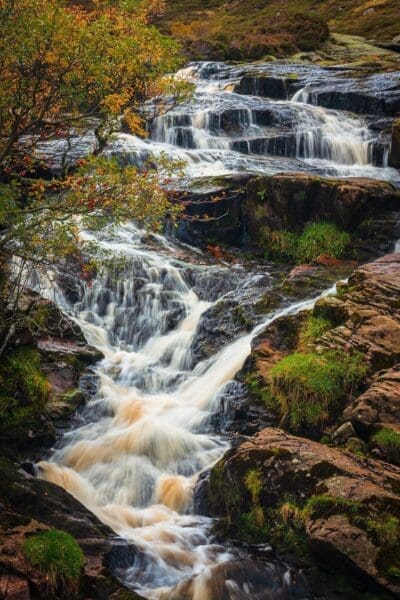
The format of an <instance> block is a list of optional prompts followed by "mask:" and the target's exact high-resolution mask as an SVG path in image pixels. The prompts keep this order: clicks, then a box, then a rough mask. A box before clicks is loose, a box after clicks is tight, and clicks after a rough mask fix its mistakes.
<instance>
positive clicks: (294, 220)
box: [245, 173, 400, 240]
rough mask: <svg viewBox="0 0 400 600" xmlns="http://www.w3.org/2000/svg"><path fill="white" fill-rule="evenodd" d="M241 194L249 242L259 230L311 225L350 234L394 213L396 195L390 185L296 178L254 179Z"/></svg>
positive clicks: (398, 201) (398, 198)
mask: <svg viewBox="0 0 400 600" xmlns="http://www.w3.org/2000/svg"><path fill="white" fill-rule="evenodd" d="M246 193H247V197H246V202H245V222H246V230H247V232H248V235H249V236H250V237H251V239H253V240H254V239H255V240H257V239H259V238H260V234H262V228H263V227H267V228H269V229H271V230H280V229H284V230H289V231H298V230H299V229H300V228H301V227H303V226H304V225H306V224H307V223H308V222H312V221H332V222H334V223H336V224H337V225H338V226H339V227H341V228H342V229H345V230H347V231H354V230H355V229H356V228H357V226H358V225H359V224H360V223H361V222H362V221H364V220H367V219H369V218H370V217H373V216H376V215H379V214H381V213H384V212H387V211H391V210H395V209H396V208H397V209H399V208H400V193H399V192H398V191H396V189H395V188H394V187H393V186H392V185H391V184H389V183H386V182H383V181H375V180H371V179H362V178H358V179H357V178H353V179H349V180H347V179H325V178H322V177H317V176H314V175H307V174H302V173H296V174H282V175H273V176H269V177H257V178H254V179H252V180H251V181H249V183H248V185H247V191H246Z"/></svg>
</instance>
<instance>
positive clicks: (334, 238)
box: [261, 222, 350, 264]
mask: <svg viewBox="0 0 400 600" xmlns="http://www.w3.org/2000/svg"><path fill="white" fill-rule="evenodd" d="M261 235H262V245H263V247H264V248H265V252H266V254H267V256H268V257H270V258H275V259H281V258H288V259H290V260H293V261H294V262H295V263H297V264H300V263H303V262H311V261H312V260H314V259H316V258H318V256H321V255H323V254H325V255H328V256H330V257H332V258H340V257H341V256H342V254H343V252H344V250H345V247H346V245H347V244H348V243H349V241H350V236H349V234H348V233H346V232H345V231H341V230H340V229H338V228H337V227H336V225H335V224H334V223H327V222H319V223H310V224H309V225H307V226H306V227H305V228H304V229H303V231H302V232H301V233H292V232H290V231H285V230H271V229H268V228H264V229H263V231H262V232H261Z"/></svg>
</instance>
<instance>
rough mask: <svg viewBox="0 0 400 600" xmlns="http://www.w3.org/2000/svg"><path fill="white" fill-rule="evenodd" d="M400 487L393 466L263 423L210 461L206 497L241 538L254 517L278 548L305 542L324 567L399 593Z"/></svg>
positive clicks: (296, 547) (292, 549) (399, 472)
mask: <svg viewBox="0 0 400 600" xmlns="http://www.w3.org/2000/svg"><path fill="white" fill-rule="evenodd" d="M399 490H400V469H399V468H397V467H390V468H389V466H388V465H385V464H383V463H381V462H379V461H373V460H367V459H362V458H359V457H355V456H352V455H350V454H346V453H344V452H342V451H340V450H337V449H335V448H329V447H327V446H324V445H322V444H319V443H318V442H314V441H310V440H307V439H303V438H299V437H295V436H292V435H289V434H287V433H285V432H284V431H282V430H279V429H264V430H262V431H260V432H259V433H258V434H257V435H255V436H254V437H252V438H250V439H249V440H248V441H245V442H244V443H242V444H241V445H240V446H239V447H237V448H234V449H232V450H231V451H229V452H228V454H227V455H226V456H225V458H224V459H222V460H221V461H220V462H219V463H218V464H217V465H216V466H215V467H214V469H213V471H212V474H211V478H210V480H209V484H208V499H209V505H210V508H211V511H212V512H213V513H214V514H218V515H220V516H221V517H223V521H222V522H221V523H222V524H223V526H224V527H225V530H226V531H227V532H228V533H229V534H230V535H231V536H233V537H237V538H239V539H240V538H241V537H242V536H245V539H246V536H248V535H249V529H248V523H249V519H250V518H253V519H257V520H258V523H259V533H258V535H260V533H261V535H264V536H265V541H271V540H272V541H275V544H276V545H277V546H278V547H280V548H281V550H282V551H284V550H283V549H284V548H285V546H286V550H285V552H288V551H289V552H294V554H296V553H298V552H299V551H300V548H302V550H303V552H304V551H305V550H307V552H309V553H310V557H311V560H316V561H317V562H320V564H321V567H322V568H324V569H328V570H332V571H333V572H334V573H336V574H346V573H347V574H349V573H351V574H352V575H354V576H355V577H356V578H357V577H358V578H360V580H361V583H363V584H364V585H365V584H367V583H368V584H369V585H370V584H371V582H373V583H372V585H373V584H375V585H376V586H377V587H378V588H379V586H382V588H386V589H387V590H389V591H391V592H392V593H394V594H398V593H399V592H400V587H399V585H398V582H397V583H396V578H395V577H394V578H392V573H394V572H395V570H396V568H397V566H396V565H397V560H398V559H397V558H396V557H397V556H398V551H399V538H398V537H397V536H398V533H399V531H400V522H399V515H400V495H399ZM384 523H386V526H387V527H388V531H389V530H390V528H391V526H393V535H392V536H391V535H390V534H388V535H387V536H386V537H385V535H383V534H382V529H381V528H382V526H383V524H384ZM245 524H247V528H246V527H245V526H244V525H245ZM396 528H397V529H396ZM250 531H251V530H250ZM263 531H264V534H263V533H262V532H263ZM379 532H380V533H379ZM283 539H284V540H285V543H284V544H283ZM304 543H305V546H304ZM305 556H306V555H303V559H305V560H309V559H307V558H305ZM370 589H371V588H370Z"/></svg>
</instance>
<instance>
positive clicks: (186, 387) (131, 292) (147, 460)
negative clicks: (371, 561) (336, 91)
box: [39, 63, 398, 600]
mask: <svg viewBox="0 0 400 600" xmlns="http://www.w3.org/2000/svg"><path fill="white" fill-rule="evenodd" d="M292 68H293V65H291V66H290V69H292ZM240 73H241V71H240V72H239V73H238V72H237V71H235V70H234V68H233V67H232V68H230V67H228V66H226V65H224V64H223V63H206V64H204V63H203V64H197V65H191V66H189V67H188V68H187V69H185V70H183V71H181V72H180V73H179V75H178V76H179V77H181V78H185V79H189V80H191V81H193V82H194V84H195V87H196V90H195V93H194V96H193V98H192V100H191V101H188V102H187V103H186V104H184V105H181V106H179V107H176V108H174V109H173V110H171V111H170V112H169V113H167V114H165V115H162V116H159V117H157V118H156V119H154V122H153V124H152V127H151V131H150V137H149V139H148V140H141V139H139V138H137V137H136V136H133V135H129V134H120V135H119V136H117V138H116V140H115V141H114V143H113V144H112V145H111V148H110V149H109V150H108V152H109V153H110V154H113V155H116V156H118V157H119V158H120V160H125V161H127V162H129V163H134V164H139V165H140V164H143V162H145V161H146V160H147V159H148V158H149V157H152V160H154V161H155V162H157V158H158V157H159V156H160V155H162V154H167V155H168V156H170V157H172V158H179V159H180V160H184V161H185V162H186V165H187V166H186V175H187V176H188V177H189V178H193V179H195V178H198V177H204V176H210V175H212V176H214V175H221V174H222V175H229V174H231V173H237V172H242V171H245V172H248V173H261V174H273V173H280V172H282V171H285V172H288V171H296V172H298V171H302V170H303V171H305V172H315V173H318V174H324V175H327V176H337V175H341V176H356V175H357V176H366V177H376V178H382V179H388V180H396V178H397V177H398V174H397V173H396V172H395V171H394V170H393V169H389V168H387V164H386V163H385V156H386V155H385V152H384V151H383V157H384V158H383V161H384V162H383V165H384V168H382V167H378V166H377V165H374V164H372V163H373V160H374V148H375V147H376V145H377V144H378V143H379V140H378V136H377V134H376V135H375V134H374V132H373V130H372V129H370V128H369V127H368V124H367V121H366V120H365V119H364V118H361V117H356V116H354V115H351V114H350V113H346V112H343V111H336V110H331V109H325V108H322V107H319V106H314V105H313V104H312V103H311V97H310V96H309V94H308V92H307V88H306V87H305V88H303V89H301V90H299V91H298V92H297V93H296V94H295V95H294V96H293V98H292V99H291V100H288V99H286V96H285V99H282V100H272V99H269V98H265V97H263V98H260V97H256V96H250V95H249V96H246V95H241V94H238V93H235V92H234V91H233V90H234V89H235V85H234V84H235V82H236V81H237V80H238V77H239V75H240ZM255 89H257V88H255ZM285 89H286V87H285ZM83 235H84V236H86V237H87V238H89V239H93V240H94V241H96V244H97V245H98V246H100V247H101V248H102V249H103V250H104V251H106V253H108V255H109V256H110V257H111V259H110V261H108V262H109V263H111V264H110V265H109V266H108V267H107V268H104V269H103V270H100V271H99V273H98V274H97V276H96V279H95V280H94V281H93V282H92V283H91V285H87V284H83V285H82V288H81V291H82V293H81V296H80V298H79V301H78V302H76V304H75V305H74V306H69V305H68V303H67V301H66V300H65V299H60V296H61V293H60V290H57V294H56V297H57V299H58V301H59V302H60V303H61V305H62V307H63V308H64V309H65V310H67V311H68V312H69V313H70V314H71V315H72V316H73V318H74V319H75V320H76V321H77V322H78V323H79V324H80V326H81V328H82V330H83V332H84V334H85V336H86V338H87V341H88V342H89V343H90V344H92V345H94V346H96V347H97V348H99V349H100V350H101V351H102V352H103V354H104V356H105V358H104V360H103V361H102V362H101V363H100V364H99V365H98V366H97V377H98V390H97V393H96V396H95V397H94V398H93V399H92V400H91V401H90V402H89V403H88V406H87V407H86V408H85V410H84V412H83V414H82V415H81V421H80V425H79V427H77V428H76V429H73V430H72V431H70V432H69V433H67V434H65V435H64V437H63V439H62V441H61V443H60V444H59V446H58V447H57V449H56V450H55V451H54V453H53V455H52V456H51V457H50V459H49V460H47V461H42V462H41V463H39V469H40V474H41V477H43V478H45V479H47V480H49V481H52V482H54V483H56V484H57V485H60V486H62V487H64V488H65V489H66V490H68V491H69V492H70V493H71V494H72V495H73V496H75V497H76V498H77V499H78V500H80V501H81V502H82V503H83V504H85V505H86V506H87V507H88V508H89V509H90V510H91V511H92V512H93V513H95V514H96V515H97V516H98V517H99V519H100V520H101V521H102V522H104V523H106V524H108V525H109V526H110V527H111V528H112V529H113V530H114V531H115V532H116V533H117V534H118V535H120V536H122V537H124V538H126V539H128V540H131V541H132V542H133V543H134V545H135V547H136V549H137V553H136V558H135V561H134V563H133V564H132V565H131V567H130V568H129V569H128V571H127V572H126V573H124V579H125V581H127V582H128V584H130V585H131V586H132V587H135V586H137V587H138V589H139V591H140V593H141V594H143V595H144V596H146V597H148V598H157V599H159V600H160V599H165V600H167V599H173V598H176V599H178V600H182V599H183V598H185V599H187V598H190V599H191V600H225V598H232V599H234V598H241V597H251V594H252V588H251V587H249V586H250V584H248V582H246V583H245V586H247V587H246V591H245V592H243V594H242V595H240V594H239V595H236V592H232V593H231V592H230V591H229V590H233V589H236V588H235V586H236V582H235V581H234V580H231V579H230V580H228V579H227V580H224V581H223V585H222V588H221V590H222V591H221V592H220V594H222V595H220V596H219V597H218V598H216V597H215V596H213V595H212V593H211V592H210V591H209V590H210V587H209V582H210V581H211V580H212V579H213V576H214V574H215V568H216V566H218V565H223V564H224V563H227V562H229V561H235V560H237V558H236V557H235V556H234V555H233V554H232V553H231V552H230V551H229V550H228V549H226V548H225V547H223V546H222V545H220V544H218V543H216V542H215V541H213V538H212V535H211V531H210V530H211V525H212V521H211V519H209V518H206V517H204V516H200V515H198V514H196V513H195V507H194V503H193V493H194V490H195V487H196V485H197V483H198V482H199V478H200V477H201V475H202V474H203V473H204V472H205V471H207V470H208V469H209V468H210V467H212V465H213V464H215V462H216V461H218V460H219V459H220V458H221V457H222V456H223V454H224V453H225V451H226V450H227V449H228V447H229V444H228V442H227V440H226V439H225V438H224V437H223V436H222V435H217V434H216V433H215V432H214V431H213V430H212V428H211V426H210V423H211V422H212V417H213V416H215V415H216V414H218V413H220V412H221V410H222V407H223V405H224V401H226V399H227V397H228V386H229V385H230V384H231V382H232V379H233V378H234V377H235V375H236V373H237V372H238V371H239V370H240V369H241V368H242V366H243V364H244V362H245V360H246V358H247V357H248V356H249V353H250V351H251V343H252V340H253V339H254V337H255V336H256V335H258V334H259V333H260V332H261V331H262V329H263V328H264V327H265V326H266V325H268V324H269V323H271V322H272V321H273V320H274V319H276V318H278V317H281V316H284V315H289V314H296V313H297V312H298V311H300V310H303V309H305V308H308V307H311V306H312V305H313V302H314V300H310V299H309V300H307V301H304V302H299V303H296V304H293V305H291V306H289V307H285V308H281V309H279V310H277V311H276V312H275V313H274V314H271V315H269V316H268V318H267V319H266V320H264V321H263V322H260V323H259V324H258V325H257V327H255V328H254V329H253V331H251V332H250V333H247V334H246V335H243V336H241V337H239V338H238V339H234V340H232V341H231V343H230V344H228V345H226V346H224V347H222V348H219V349H218V351H215V352H214V354H212V355H211V356H210V357H209V358H207V359H205V360H202V361H198V360H196V357H195V355H194V353H193V352H192V348H193V344H194V342H195V340H196V334H197V333H198V330H199V325H200V324H201V320H202V317H203V315H204V314H205V313H206V311H207V310H209V309H210V308H211V307H212V306H213V305H214V304H215V303H216V302H218V301H219V300H221V299H222V297H223V295H224V291H222V292H221V294H219V295H218V294H217V292H216V290H217V287H216V283H217V281H218V278H220V277H221V274H222V277H223V278H225V279H226V280H227V281H228V280H229V279H230V278H231V275H232V271H228V269H227V268H226V267H213V268H210V267H209V266H204V264H203V265H202V264H199V261H198V260H196V258H195V256H194V253H193V254H190V252H189V251H188V252H189V258H188V255H187V254H186V255H184V256H183V255H182V251H181V248H180V247H178V245H176V244H175V243H174V242H171V241H170V240H166V239H165V238H163V237H161V236H158V237H157V236H154V238H153V239H152V242H151V244H150V243H148V242H147V241H146V236H145V235H144V232H142V231H140V230H139V229H138V228H137V227H136V226H135V225H133V224H127V225H125V226H119V227H113V226H111V225H110V226H108V227H106V228H105V229H104V230H103V231H102V232H96V233H95V234H94V233H88V232H85V233H84V234H83ZM201 279H205V280H208V285H207V286H205V287H203V288H201V286H200V287H199V286H198V285H197V282H198V281H199V280H201ZM249 279H250V275H249ZM242 284H243V282H242ZM53 285H54V281H53ZM239 287H240V286H238V288H239ZM225 291H226V290H225ZM235 291H236V292H237V294H240V289H237V290H235ZM330 292H332V290H328V291H327V292H325V293H330ZM279 577H280V578H281V581H282V586H285V585H286V584H287V581H288V578H289V574H288V572H287V569H286V567H284V571H283V573H282V572H281V571H280V572H279ZM285 582H286V583H285ZM229 586H230V587H229ZM182 590H184V591H182ZM260 597H261V596H260ZM280 597H284V598H286V597H288V596H285V595H283V596H280Z"/></svg>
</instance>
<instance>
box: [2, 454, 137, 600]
mask: <svg viewBox="0 0 400 600" xmlns="http://www.w3.org/2000/svg"><path fill="white" fill-rule="evenodd" d="M0 467H1V483H0V505H1V517H0V593H2V594H3V596H2V597H4V598H5V599H7V600H15V599H17V598H24V599H26V600H29V599H30V598H32V599H33V598H54V593H53V592H49V590H48V587H47V584H48V581H47V577H46V575H44V574H43V573H41V572H40V571H39V570H38V569H37V568H35V567H33V566H32V565H31V564H29V563H28V562H27V560H26V558H25V556H24V552H23V542H24V540H25V539H26V538H27V537H29V536H32V535H35V534H37V533H39V532H43V531H45V530H47V529H49V528H50V529H57V530H63V531H66V532H68V533H69V534H71V535H72V536H73V537H74V539H75V540H76V541H77V542H78V544H79V546H80V547H81V549H82V550H83V553H84V558H85V566H84V569H83V572H82V574H81V576H80V579H79V593H78V597H79V598H82V599H89V598H96V599H97V598H98V599H104V600H106V599H107V598H120V597H121V598H122V597H123V598H127V599H129V600H131V599H132V600H134V599H139V596H138V595H137V594H135V593H134V592H132V591H128V590H126V588H124V587H123V586H122V585H121V584H120V583H119V582H118V580H117V579H115V577H114V576H113V575H112V572H115V571H116V570H118V568H126V566H127V565H128V564H130V563H131V562H132V561H133V559H134V557H135V549H134V548H133V547H131V546H129V544H127V543H126V542H124V541H123V540H121V539H117V538H116V536H115V535H114V534H113V532H112V531H111V529H109V528H108V527H107V526H105V525H103V524H102V523H101V522H100V521H99V520H98V519H97V518H96V517H95V516H94V515H93V514H92V513H91V512H90V511H89V510H87V509H86V508H85V507H84V506H83V505H82V504H80V502H78V501H77V500H75V499H74V498H73V497H72V496H71V495H70V494H68V493H67V492H66V491H65V490H63V489H62V488H60V487H58V486H56V485H53V484H51V483H48V482H45V481H43V480H41V479H37V478H36V477H34V476H32V475H30V474H28V473H27V472H26V471H24V470H23V469H21V468H19V467H18V466H17V465H15V464H14V463H12V462H11V461H8V460H7V459H5V458H0ZM122 593H123V594H125V595H123V596H119V595H118V594H122ZM57 597H58V596H57Z"/></svg>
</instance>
